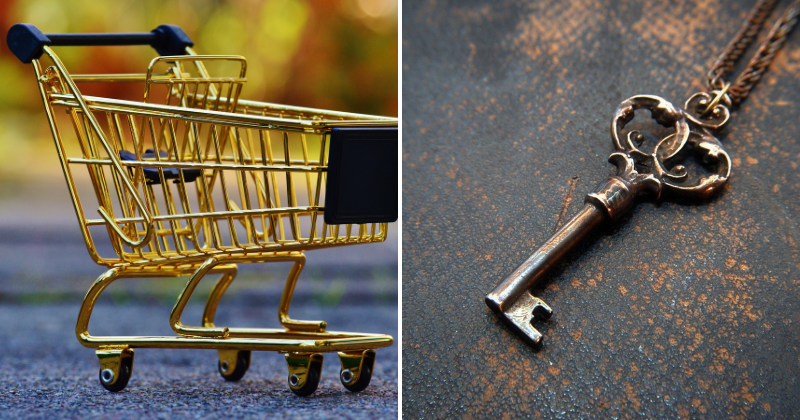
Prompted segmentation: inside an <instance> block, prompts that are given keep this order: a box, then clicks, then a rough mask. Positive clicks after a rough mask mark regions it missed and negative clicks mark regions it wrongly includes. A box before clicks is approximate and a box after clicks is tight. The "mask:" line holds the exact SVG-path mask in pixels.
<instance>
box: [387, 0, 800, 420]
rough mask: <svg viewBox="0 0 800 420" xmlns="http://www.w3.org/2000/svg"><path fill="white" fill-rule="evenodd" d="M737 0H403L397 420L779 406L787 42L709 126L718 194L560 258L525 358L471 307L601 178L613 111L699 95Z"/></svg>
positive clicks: (789, 142) (788, 174) (786, 346)
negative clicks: (721, 182) (719, 127)
mask: <svg viewBox="0 0 800 420" xmlns="http://www.w3.org/2000/svg"><path fill="white" fill-rule="evenodd" d="M753 3H754V2H753V1H748V0H739V1H731V2H722V1H713V2H703V1H699V0H697V1H686V2H674V1H673V2H635V1H631V0H620V1H611V0H605V1H599V2H596V1H589V0H567V1H537V2H530V1H521V0H513V1H499V2H492V1H488V0H485V1H460V2H455V1H449V2H448V1H441V0H439V1H432V0H428V1H406V2H404V4H403V8H404V10H403V89H404V91H403V127H404V129H403V132H404V137H403V244H402V246H403V283H402V284H403V286H402V287H403V324H402V325H403V342H402V345H403V373H402V375H403V382H402V386H403V394H402V395H403V413H404V414H405V415H407V416H410V417H412V418H416V417H423V418H449V417H454V416H457V417H476V418H480V417H490V416H491V417H498V418H504V417H509V418H519V417H521V416H527V415H531V416H546V417H552V416H567V417H578V416H579V415H580V414H593V415H597V416H623V417H628V416H630V415H632V414H635V413H644V414H645V415H647V416H650V417H654V416H658V415H666V416H681V417H699V416H714V417H757V416H769V417H773V416H778V417H793V416H796V415H797V414H796V413H798V412H800V400H798V399H797V398H796V395H797V394H798V391H799V390H800V199H798V197H800V174H799V172H798V169H799V168H798V165H799V163H798V162H799V161H800V139H798V133H800V31H795V32H794V33H792V35H791V36H790V37H789V39H788V41H787V45H786V47H785V48H784V50H783V51H782V52H781V53H780V54H778V56H777V57H776V59H775V61H774V63H773V64H772V66H771V68H770V70H769V72H768V73H767V74H766V75H765V77H764V79H763V80H762V82H761V83H760V84H759V85H758V87H756V88H755V90H754V91H753V92H752V94H751V95H750V97H749V98H748V99H747V101H745V102H744V103H743V104H742V106H741V107H740V108H739V109H738V110H736V111H735V112H734V113H733V115H732V118H731V122H730V123H729V125H728V126H727V128H726V130H724V132H723V133H721V135H720V139H721V140H722V142H723V144H724V145H725V149H726V150H727V151H728V153H729V154H730V155H731V157H732V161H733V168H732V174H731V179H730V180H729V182H728V185H727V186H726V188H725V190H723V191H722V193H721V194H720V195H719V196H718V197H717V198H715V199H713V200H711V201H710V202H708V203H705V204H702V205H696V206H687V205H682V204H673V203H670V202H664V203H662V204H660V205H658V204H656V205H654V204H651V203H645V204H642V205H639V206H638V207H637V208H636V209H635V210H634V211H633V214H632V215H630V216H628V217H625V218H623V219H622V220H621V221H619V222H618V223H616V224H615V225H614V227H613V228H610V229H607V230H605V231H603V232H601V233H600V234H599V235H597V236H596V238H595V240H593V241H591V243H588V244H586V245H584V246H582V247H580V249H578V252H577V253H575V254H574V255H573V257H571V258H569V259H568V261H567V262H566V263H565V264H563V265H562V266H561V267H560V268H559V269H557V270H556V272H555V274H554V275H553V276H552V278H551V279H550V280H549V281H548V282H546V285H545V286H544V288H543V289H542V290H537V291H536V293H537V294H536V296H539V297H541V298H542V299H544V300H545V301H546V302H547V303H548V304H550V306H551V307H552V308H553V310H554V315H553V317H552V318H551V319H550V321H548V322H546V323H538V324H536V326H537V327H538V328H539V329H540V330H541V331H542V332H543V333H544V334H545V337H546V339H545V343H544V346H543V347H542V349H541V350H540V351H535V350H533V349H532V348H530V347H529V346H528V345H527V344H525V343H524V342H523V341H522V340H520V339H519V338H518V337H517V336H516V335H514V334H513V333H512V332H510V331H509V330H508V329H507V328H506V327H505V326H504V325H503V324H502V323H501V322H500V321H499V319H498V318H497V317H496V316H495V315H494V314H493V313H492V312H491V311H490V310H489V309H488V308H487V307H486V306H485V305H484V303H483V298H484V296H485V295H486V293H488V292H489V291H490V290H492V288H493V287H494V286H495V285H496V284H497V283H498V282H499V281H500V280H502V279H503V278H504V277H505V276H506V275H507V274H508V273H510V272H511V271H512V270H513V269H514V268H515V267H516V266H517V265H518V264H519V263H521V262H522V261H524V260H525V258H526V257H527V256H528V255H530V253H531V252H532V251H533V250H534V249H535V248H536V247H537V246H538V245H540V244H541V243H542V242H543V241H544V240H546V239H547V238H548V237H549V236H550V235H551V234H552V233H553V232H554V230H555V229H556V227H557V226H559V225H560V224H561V223H563V222H564V221H565V220H567V218H568V217H569V216H571V215H572V214H575V213H577V212H578V210H579V209H580V208H581V206H582V201H583V196H584V195H585V194H586V193H587V192H589V191H591V189H592V188H593V187H594V186H595V185H596V184H597V183H598V182H600V181H601V180H603V179H605V178H606V176H607V175H608V174H609V173H611V172H612V167H611V165H609V164H608V163H606V157H607V156H608V154H609V152H611V151H612V149H613V147H612V145H611V140H610V136H609V122H610V119H611V117H612V116H613V112H614V108H615V107H616V105H617V104H618V103H619V102H620V101H622V100H624V99H625V98H627V97H630V96H633V95H636V94H655V95H659V96H663V97H665V98H667V99H668V100H671V101H673V102H674V103H682V102H683V101H684V100H685V99H686V98H688V97H689V96H690V95H691V94H692V93H694V92H696V91H699V90H701V89H702V88H703V85H704V83H705V73H706V71H707V70H708V68H709V66H710V65H711V64H712V63H713V61H714V59H715V58H716V57H717V54H718V53H719V52H720V51H721V49H722V48H724V47H725V45H727V42H728V41H729V40H730V39H731V37H733V35H734V34H735V33H736V31H737V30H738V28H739V25H740V24H741V22H742V21H743V19H744V17H745V16H746V14H747V11H748V10H749V8H750V7H751V6H752V5H753ZM785 4H786V2H783V4H782V5H781V6H779V8H780V7H783V6H784V5H785Z"/></svg>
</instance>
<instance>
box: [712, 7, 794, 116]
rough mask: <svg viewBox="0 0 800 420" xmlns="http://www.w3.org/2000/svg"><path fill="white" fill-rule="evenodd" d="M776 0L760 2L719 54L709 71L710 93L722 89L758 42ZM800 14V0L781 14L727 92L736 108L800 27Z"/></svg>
mask: <svg viewBox="0 0 800 420" xmlns="http://www.w3.org/2000/svg"><path fill="white" fill-rule="evenodd" d="M777 3H778V1H777V0H759V1H758V2H757V3H756V5H755V6H754V7H753V9H752V10H751V11H750V13H749V14H748V15H747V19H746V21H745V24H744V26H743V27H742V29H740V30H739V32H738V33H737V34H736V36H735V37H734V38H733V39H732V40H731V42H730V44H728V46H727V47H726V48H725V51H723V52H722V54H720V56H719V57H718V58H717V60H716V61H715V62H714V65H713V66H712V67H711V70H710V71H709V72H708V87H709V90H712V91H713V90H721V89H722V88H723V87H724V86H725V83H726V82H725V80H724V78H725V76H727V75H728V74H729V73H731V72H732V71H733V69H734V66H735V65H736V63H737V62H738V61H739V60H740V59H741V57H742V55H744V53H745V51H746V50H747V48H748V47H749V46H750V45H751V44H752V43H753V41H755V39H756V37H757V36H758V33H759V32H761V28H762V27H763V26H764V22H765V21H766V20H767V18H768V17H769V16H770V15H771V14H772V11H773V9H774V8H775V6H776V5H777ZM798 15H800V0H795V1H794V2H793V3H792V4H790V5H789V7H787V8H786V10H785V11H784V12H783V14H782V15H781V17H780V19H778V21H777V22H776V23H775V25H774V26H773V27H772V30H770V32H769V35H767V39H766V40H764V42H763V43H762V44H761V45H760V46H759V48H758V51H756V53H755V55H753V58H751V59H750V62H749V63H747V67H746V68H745V69H744V70H743V71H742V72H741V73H740V74H739V76H738V77H737V78H736V80H735V82H733V83H732V86H731V87H730V89H729V90H728V95H729V97H730V98H731V101H732V102H733V104H734V105H738V104H739V103H741V102H742V101H743V100H744V99H745V98H747V96H748V95H749V94H750V91H751V90H752V89H753V87H755V85H756V84H757V83H758V81H759V80H761V77H762V76H763V75H764V73H765V72H766V71H767V68H769V65H770V64H771V63H772V60H773V59H774V58H775V54H776V53H777V52H778V51H779V50H780V49H781V47H783V44H784V43H785V42H786V37H787V36H788V35H789V33H790V32H791V31H792V29H793V28H794V26H795V25H796V24H797V20H798Z"/></svg>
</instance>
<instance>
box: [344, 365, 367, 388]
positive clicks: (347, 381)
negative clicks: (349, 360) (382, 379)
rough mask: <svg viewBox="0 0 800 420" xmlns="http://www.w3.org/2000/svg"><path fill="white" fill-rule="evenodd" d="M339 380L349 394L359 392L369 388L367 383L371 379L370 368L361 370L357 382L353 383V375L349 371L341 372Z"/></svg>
mask: <svg viewBox="0 0 800 420" xmlns="http://www.w3.org/2000/svg"><path fill="white" fill-rule="evenodd" d="M339 379H340V380H341V381H342V385H344V387H345V388H347V390H348V391H350V392H361V391H363V390H365V389H367V387H368V386H369V381H370V379H372V368H371V367H369V368H363V369H361V375H360V376H359V377H358V380H357V381H355V382H353V373H352V372H350V371H349V370H344V371H342V373H341V374H339Z"/></svg>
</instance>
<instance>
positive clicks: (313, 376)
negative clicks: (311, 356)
mask: <svg viewBox="0 0 800 420" xmlns="http://www.w3.org/2000/svg"><path fill="white" fill-rule="evenodd" d="M319 376H320V375H319V372H317V371H315V370H310V371H309V372H308V373H307V374H306V383H305V384H304V385H303V386H302V387H301V388H295V387H296V386H297V385H299V382H300V379H299V378H298V376H297V375H291V376H289V389H291V390H292V392H294V393H295V395H299V396H301V397H307V396H309V395H311V394H313V393H314V391H316V390H317V386H319Z"/></svg>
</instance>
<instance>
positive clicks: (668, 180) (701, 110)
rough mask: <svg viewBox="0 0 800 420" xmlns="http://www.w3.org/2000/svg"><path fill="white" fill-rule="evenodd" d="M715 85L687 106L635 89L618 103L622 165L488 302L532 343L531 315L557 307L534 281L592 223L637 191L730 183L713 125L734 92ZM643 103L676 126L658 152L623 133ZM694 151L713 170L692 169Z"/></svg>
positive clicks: (613, 213)
mask: <svg viewBox="0 0 800 420" xmlns="http://www.w3.org/2000/svg"><path fill="white" fill-rule="evenodd" d="M713 93H715V94H716V97H714V98H712V97H711V96H710V95H709V94H706V93H699V94H696V95H694V96H692V97H691V98H689V100H688V101H687V102H686V108H687V110H681V109H676V108H675V107H674V106H673V105H672V104H671V103H669V102H668V101H666V100H664V99H663V98H660V97H658V96H650V95H639V96H634V97H632V98H629V99H627V100H626V101H624V102H622V103H621V104H620V105H619V107H618V108H617V111H616V112H615V114H614V120H613V121H612V123H611V137H612V139H613V142H614V148H615V149H616V152H614V153H612V154H611V156H609V158H608V160H609V162H611V163H613V164H614V165H616V167H617V173H616V174H615V175H612V176H610V177H609V178H608V179H607V180H606V181H604V182H603V183H601V184H600V185H599V186H598V187H597V188H595V190H594V191H593V192H591V193H589V194H588V195H587V196H586V200H585V202H586V204H584V206H583V209H582V210H581V212H580V213H578V214H577V215H575V216H574V217H573V218H572V219H570V220H569V221H568V222H567V223H566V224H564V225H563V226H561V227H560V228H559V229H558V231H557V232H556V233H555V234H554V235H553V236H552V237H551V238H550V239H548V240H547V242H545V243H544V244H543V245H542V246H541V247H540V248H539V249H537V250H536V252H534V253H533V255H531V256H530V257H529V258H528V259H527V260H526V261H525V262H524V263H522V265H520V266H519V267H517V269H516V270H514V272H513V273H511V274H510V275H509V276H508V277H506V278H505V280H503V282H502V283H500V284H499V285H498V286H497V287H496V288H495V289H494V290H493V291H492V292H491V293H489V294H488V295H487V296H486V304H487V305H488V306H489V308H491V309H492V311H494V312H495V313H496V314H497V315H498V316H499V317H500V319H501V320H502V321H503V322H504V323H505V324H506V325H508V327H509V328H511V330H513V331H515V332H517V333H518V334H519V335H520V336H522V337H523V338H524V339H525V340H526V341H528V342H529V343H531V344H533V345H539V344H540V343H541V341H542V334H541V333H540V332H539V331H538V330H536V328H534V327H533V325H532V322H533V320H534V318H545V319H546V318H549V317H550V315H551V314H552V313H553V311H552V309H551V308H550V306H548V305H547V304H546V303H545V302H544V301H543V300H541V299H539V298H537V297H535V296H533V295H531V294H530V292H529V289H530V288H531V287H533V286H534V285H535V284H536V283H538V282H539V281H541V280H542V279H544V278H545V276H546V275H547V272H548V271H549V270H550V269H551V268H552V267H554V266H555V265H556V264H557V262H558V260H559V259H561V258H562V257H563V256H564V255H566V254H567V253H568V252H569V251H570V249H572V248H573V247H574V246H575V245H576V244H577V243H578V242H580V241H581V240H582V239H584V238H585V237H586V235H587V234H588V233H589V231H591V230H592V229H594V228H595V227H597V226H600V225H601V224H603V223H605V222H608V221H609V220H616V219H618V218H619V217H620V216H621V215H623V214H625V213H626V212H628V211H629V210H630V209H631V208H633V206H634V205H635V204H636V201H637V197H639V196H645V197H651V198H655V199H656V200H658V199H659V198H661V196H662V195H668V196H671V197H673V198H678V199H706V198H709V197H711V196H712V195H713V194H715V193H716V192H718V191H719V190H720V189H721V188H722V186H723V185H725V182H726V181H727V180H728V177H729V176H730V170H731V161H730V157H728V154H727V153H725V151H724V150H723V149H722V144H720V142H719V140H717V139H716V138H714V136H712V135H711V134H710V133H709V131H708V130H709V129H716V128H719V127H720V126H722V124H724V123H725V122H726V121H727V120H728V116H729V113H728V109H727V107H726V106H725V105H726V104H720V103H719V102H720V100H721V99H727V98H726V95H725V92H724V91H722V92H713ZM637 109H646V110H649V111H650V115H651V117H652V118H653V119H654V120H655V121H656V122H657V123H659V124H661V125H662V126H665V127H674V128H675V132H674V133H672V134H670V135H668V136H666V137H664V138H662V139H661V140H660V141H658V143H657V144H656V146H655V148H653V151H652V152H651V153H647V152H645V151H643V150H642V144H643V142H644V136H643V135H642V134H641V133H639V132H638V131H631V132H629V133H628V134H627V135H626V136H625V139H624V141H623V140H622V139H621V138H620V133H621V132H622V131H623V129H624V128H625V126H626V125H627V124H628V123H629V122H631V121H632V120H633V117H634V112H635V111H636V110H637ZM695 112H696V113H697V114H694V113H695ZM704 114H705V115H707V116H704ZM691 127H697V128H698V130H699V131H693V130H692V129H691ZM690 156H691V157H694V158H695V160H696V161H698V163H699V164H700V166H702V167H704V168H705V169H706V170H707V171H709V172H711V173H710V174H709V175H703V176H697V177H692V176H690V174H689V171H688V170H687V168H686V167H685V166H683V165H682V162H683V161H684V160H686V159H687V158H688V157H690Z"/></svg>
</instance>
